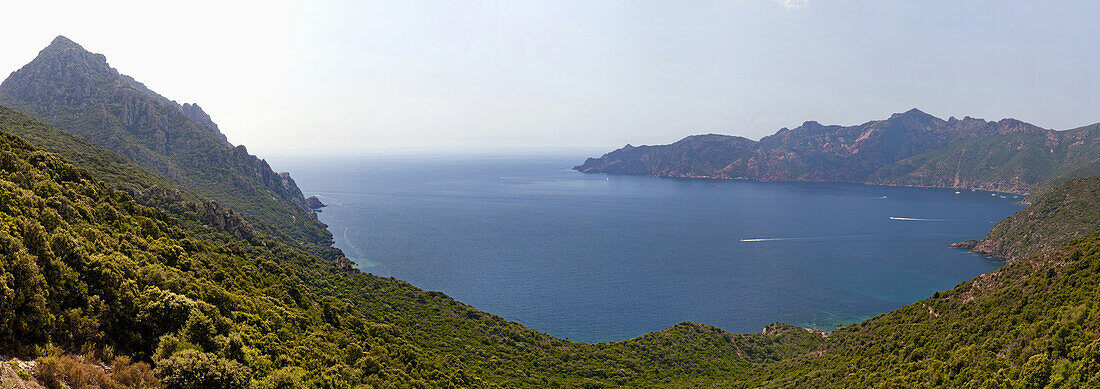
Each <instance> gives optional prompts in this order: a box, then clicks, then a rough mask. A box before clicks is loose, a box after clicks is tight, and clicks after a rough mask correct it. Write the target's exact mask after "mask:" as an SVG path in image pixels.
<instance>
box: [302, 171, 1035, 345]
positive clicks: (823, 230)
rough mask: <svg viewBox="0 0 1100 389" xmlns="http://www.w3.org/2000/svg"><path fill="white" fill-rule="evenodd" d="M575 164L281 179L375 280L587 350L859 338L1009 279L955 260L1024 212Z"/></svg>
mask: <svg viewBox="0 0 1100 389" xmlns="http://www.w3.org/2000/svg"><path fill="white" fill-rule="evenodd" d="M582 160H583V156H553V157H473V156H436V157H428V156H404V157H362V158H338V159H336V158H331V159H323V158H312V159H311V158H299V159H293V160H291V161H288V163H285V164H284V165H287V166H286V167H288V168H290V169H291V171H293V172H294V177H295V179H296V180H297V182H298V184H299V186H300V187H301V188H302V190H303V191H304V192H305V193H306V195H307V196H308V195H313V194H315V195H318V196H319V197H320V198H321V200H322V201H323V202H325V203H326V204H328V207H327V208H324V210H323V212H322V213H321V215H320V219H321V220H322V221H323V222H325V223H327V224H328V225H329V226H330V230H331V231H332V232H333V235H334V236H335V241H336V246H337V247H339V248H341V249H343V250H344V252H345V253H346V254H347V255H348V257H349V258H352V259H353V260H354V261H355V262H356V263H357V264H358V265H359V266H360V268H361V269H362V270H363V271H365V272H370V273H374V274H377V275H383V276H394V277H397V278H399V279H402V280H406V281H408V282H410V283H412V284H413V285H416V286H418V287H420V288H423V289H427V290H438V291H442V292H444V293H446V294H448V295H450V296H452V297H454V298H456V299H457V300H459V301H462V302H464V303H467V304H470V305H472V306H474V307H476V308H478V309H481V310H484V311H487V312H490V313H493V314H497V315H500V316H502V317H504V318H505V319H508V320H514V321H518V322H520V323H523V324H524V325H526V326H528V327H531V328H534V329H536V330H539V331H544V332H547V333H549V334H551V335H554V336H558V337H565V338H569V339H572V340H577V341H585V342H601V341H616V340H623V339H628V338H632V337H635V336H638V335H642V334H644V333H647V332H652V331H658V330H661V329H664V328H667V327H669V326H672V325H674V324H676V323H679V322H681V321H695V322H701V323H706V324H711V325H715V326H718V327H720V328H722V329H725V330H727V331H731V332H756V331H759V330H760V329H761V328H762V327H763V326H764V325H766V324H769V323H773V322H785V323H789V324H795V325H799V326H805V327H813V326H817V327H819V328H822V329H828V328H833V327H835V326H837V325H844V324H851V323H855V322H859V321H862V320H863V319H866V318H869V317H871V316H874V315H876V314H879V313H884V312H887V311H890V310H892V309H895V308H897V307H900V306H902V305H905V304H908V303H912V302H915V301H917V300H920V299H924V298H927V297H928V296H930V295H931V294H932V293H933V292H934V291H937V290H944V289H949V288H951V287H953V286H954V285H956V284H957V283H959V282H962V281H965V280H968V279H971V278H973V277H974V276H977V275H979V274H982V273H985V272H989V271H991V270H994V269H996V268H997V267H999V266H1001V265H1002V262H1000V261H997V260H994V259H990V258H985V257H982V256H979V255H975V254H971V253H968V252H966V251H964V250H958V249H952V248H949V247H947V244H949V243H952V242H956V241H961V240H965V239H976V238H981V237H982V236H984V235H985V234H986V233H987V232H988V231H989V229H990V228H991V227H992V226H993V223H995V222H996V221H998V220H1000V219H1003V218H1004V217H1007V216H1008V215H1010V214H1012V213H1013V212H1015V211H1017V210H1019V209H1020V208H1021V206H1020V205H1018V204H1016V202H1017V201H1019V199H1014V198H1013V196H1011V195H1008V196H1006V197H1007V198H1004V199H1002V198H1001V197H1000V194H997V195H991V193H989V192H972V191H962V193H959V194H955V191H954V190H944V189H922V188H896V187H878V186H864V185H857V184H831V183H763V182H752V181H710V180H687V179H662V178H653V177H644V176H607V175H602V174H583V173H578V172H575V171H571V170H569V168H570V167H571V166H573V165H575V164H577V163H579V162H581V161H582Z"/></svg>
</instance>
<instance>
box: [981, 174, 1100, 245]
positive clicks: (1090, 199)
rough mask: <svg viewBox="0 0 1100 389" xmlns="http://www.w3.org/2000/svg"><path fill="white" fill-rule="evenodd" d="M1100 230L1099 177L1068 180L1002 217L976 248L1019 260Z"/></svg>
mask: <svg viewBox="0 0 1100 389" xmlns="http://www.w3.org/2000/svg"><path fill="white" fill-rule="evenodd" d="M1097 231H1100V177H1086V178H1078V179H1074V180H1070V181H1067V182H1065V183H1063V184H1062V185H1059V186H1057V187H1055V188H1053V189H1051V190H1050V191H1048V192H1046V193H1044V194H1043V195H1042V196H1039V197H1038V198H1037V199H1035V200H1034V202H1033V203H1032V204H1031V205H1029V206H1028V207H1027V208H1024V209H1022V210H1020V211H1019V212H1016V213H1015V214H1013V215H1012V216H1009V217H1008V218H1006V219H1004V220H1001V221H1000V222H998V223H997V224H996V225H994V226H993V230H992V231H990V232H989V235H988V236H986V237H985V238H984V239H982V240H980V241H978V242H977V243H976V244H975V245H974V247H973V251H974V252H976V253H981V254H986V255H991V256H994V257H998V258H1003V259H1008V260H1017V259H1023V258H1027V257H1029V256H1031V255H1035V254H1038V253H1041V252H1044V251H1047V250H1049V249H1053V248H1055V247H1058V246H1061V245H1063V244H1066V243H1071V242H1073V241H1074V240H1076V239H1078V238H1081V237H1083V236H1086V235H1089V234H1092V233H1094V232H1097Z"/></svg>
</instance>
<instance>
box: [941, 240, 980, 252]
mask: <svg viewBox="0 0 1100 389" xmlns="http://www.w3.org/2000/svg"><path fill="white" fill-rule="evenodd" d="M977 245H978V241H977V240H974V239H971V240H964V241H962V242H955V243H952V244H949V245H947V246H948V247H953V248H957V249H967V250H970V249H973V248H974V247H975V246H977Z"/></svg>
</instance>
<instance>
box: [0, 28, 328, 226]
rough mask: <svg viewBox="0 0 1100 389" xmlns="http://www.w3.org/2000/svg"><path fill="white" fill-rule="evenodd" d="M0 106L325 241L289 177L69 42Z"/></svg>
mask: <svg viewBox="0 0 1100 389" xmlns="http://www.w3.org/2000/svg"><path fill="white" fill-rule="evenodd" d="M0 104H4V105H8V106H10V107H12V108H15V109H17V110H19V111H21V112H23V113H25V114H28V115H30V116H32V117H35V118H37V119H39V120H42V121H44V122H46V123H48V124H50V125H51V126H53V127H55V128H58V129H61V130H64V131H67V132H69V133H72V134H75V135H77V136H80V137H82V138H84V139H87V140H89V141H91V142H93V143H96V144H98V145H102V146H104V147H107V148H108V149H110V150H112V151H114V152H116V153H118V154H120V155H122V156H124V157H126V158H128V159H130V160H132V161H134V162H135V163H137V164H138V165H139V166H142V167H144V168H146V169H149V170H151V171H153V172H156V173H157V174H159V175H161V176H163V177H165V178H167V179H169V180H171V181H173V182H176V183H178V184H180V185H182V186H183V187H186V188H188V189H191V190H193V191H194V192H196V193H199V194H201V195H203V196H204V197H208V198H211V199H213V200H216V201H218V202H220V203H223V204H226V205H228V206H230V207H232V208H234V209H236V210H238V211H240V212H243V213H244V214H245V215H247V216H248V217H249V219H250V220H251V221H253V223H254V224H256V225H257V226H259V227H262V228H265V229H267V230H269V231H280V232H283V233H286V234H288V235H290V236H293V237H295V238H297V239H300V240H303V241H307V242H314V243H322V244H328V243H330V242H331V234H329V233H328V231H327V230H325V228H324V225H323V224H322V223H320V222H319V221H317V220H316V218H315V215H314V214H313V212H312V211H311V210H310V209H309V207H308V206H307V205H306V204H305V198H304V197H303V196H302V193H301V190H299V189H298V187H297V185H296V184H295V183H294V180H293V179H291V178H290V175H289V174H287V173H275V172H273V171H272V170H271V167H270V166H269V165H268V164H267V162H265V161H263V160H261V159H259V158H257V157H255V156H253V155H250V154H248V151H247V149H245V148H244V146H237V147H233V146H232V145H230V144H229V142H227V141H226V138H225V136H224V135H223V134H221V132H220V131H219V130H218V127H217V125H216V124H214V123H213V121H211V120H210V117H209V116H208V115H207V114H206V113H205V112H203V111H202V109H201V108H199V107H198V106H197V105H192V104H185V105H182V106H181V105H179V104H177V103H175V102H174V101H170V100H168V99H167V98H165V97H163V96H161V95H158V94H156V93H155V92H153V91H151V90H149V88H147V87H146V86H145V85H144V84H141V83H140V82H137V81H136V80H134V79H133V78H131V77H129V76H126V75H123V74H120V73H119V72H118V71H117V70H115V69H113V68H111V67H110V66H109V65H108V64H107V61H106V58H105V57H104V56H103V55H101V54H93V53H90V52H88V51H86V50H84V49H83V48H82V47H80V46H79V45H77V44H76V43H74V42H72V41H71V40H69V39H67V38H65V37H60V36H59V37H57V38H56V39H54V41H53V42H52V43H51V44H50V45H49V46H48V47H46V48H45V49H43V50H42V51H41V52H40V53H39V55H38V56H37V57H36V58H35V59H34V60H33V61H31V62H30V63H28V64H27V65H26V66H24V67H23V68H21V69H19V70H18V71H15V72H13V73H12V74H11V75H10V76H9V77H8V78H7V79H5V80H4V82H3V83H2V84H0Z"/></svg>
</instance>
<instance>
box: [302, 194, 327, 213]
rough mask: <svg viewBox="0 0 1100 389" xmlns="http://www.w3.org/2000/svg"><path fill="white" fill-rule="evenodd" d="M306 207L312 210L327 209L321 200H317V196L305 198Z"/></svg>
mask: <svg viewBox="0 0 1100 389" xmlns="http://www.w3.org/2000/svg"><path fill="white" fill-rule="evenodd" d="M306 205H307V206H309V208H310V209H312V210H318V209H321V208H324V207H327V205H325V204H324V203H322V202H321V199H319V198H317V196H309V197H307V198H306Z"/></svg>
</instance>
